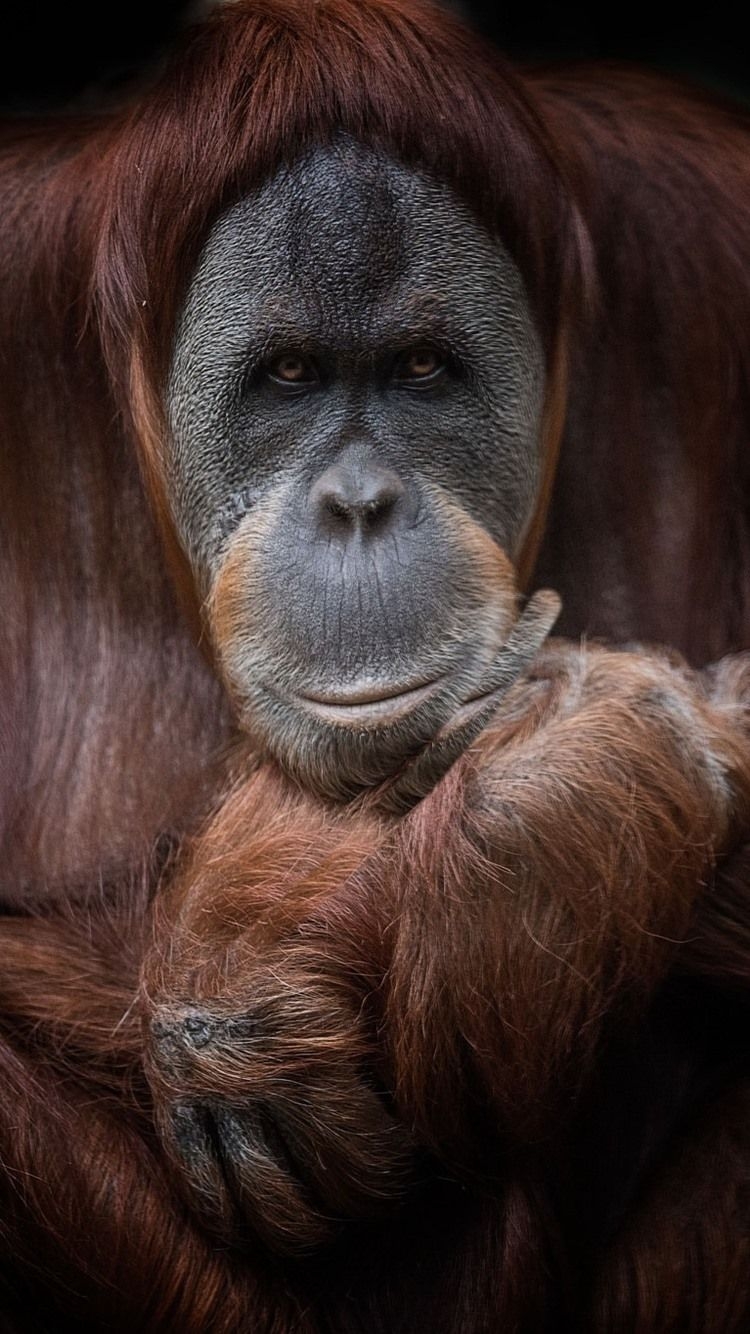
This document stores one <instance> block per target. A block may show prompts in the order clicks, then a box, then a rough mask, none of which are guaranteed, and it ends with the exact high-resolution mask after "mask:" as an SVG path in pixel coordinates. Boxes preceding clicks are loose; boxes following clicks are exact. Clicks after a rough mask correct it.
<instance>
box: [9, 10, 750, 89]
mask: <svg viewBox="0 0 750 1334" xmlns="http://www.w3.org/2000/svg"><path fill="white" fill-rule="evenodd" d="M206 3H207V0H98V3H97V2H96V0H95V3H94V5H91V4H90V0H54V3H53V2H52V0H40V3H34V0H12V2H11V0H5V3H4V4H3V8H2V11H1V12H0V109H4V110H6V111H10V112H18V113H23V112H26V111H31V112H44V111H47V110H49V109H51V108H59V107H65V106H71V107H75V108H78V109H80V108H81V107H83V108H86V107H98V106H101V105H103V104H106V103H107V102H108V101H111V100H112V99H113V98H114V99H115V100H116V99H117V98H118V97H120V96H122V95H123V93H124V92H125V91H127V89H128V88H129V87H130V86H131V85H132V80H133V78H143V77H147V75H148V70H149V69H150V68H152V67H153V65H154V62H157V61H158V59H159V58H160V56H161V54H162V53H163V52H164V50H165V49H168V47H169V45H170V43H171V41H173V40H174V37H175V35H176V33H177V32H178V31H179V28H180V26H181V25H182V24H183V23H184V22H186V21H187V20H188V19H190V18H191V17H194V16H195V14H196V13H198V12H199V11H200V8H201V5H204V4H206ZM445 3H449V4H451V5H452V7H453V8H455V9H458V10H460V11H461V12H462V13H463V14H464V15H465V16H466V17H467V18H469V19H470V20H471V21H473V22H474V23H475V25H476V26H477V27H478V28H479V29H480V31H482V32H483V33H484V34H485V35H486V36H488V37H490V38H491V39H493V40H494V41H495V42H497V44H498V45H499V46H500V47H501V49H503V50H504V51H506V52H507V53H508V54H510V55H511V56H514V57H516V58H519V59H527V58H528V59H534V58H541V59H564V58H569V57H574V58H575V57H598V58H604V59H624V60H630V61H637V62H639V63H641V64H647V65H651V66H655V67H657V68H661V69H666V70H671V71H673V72H676V73H680V74H683V75H688V76H690V77H693V78H695V79H698V80H700V81H702V82H703V83H707V84H709V85H710V86H713V87H715V88H717V89H719V90H720V91H723V92H726V93H729V94H732V95H735V96H737V97H740V98H743V99H744V100H745V101H748V102H750V58H749V57H748V55H747V39H746V37H745V34H744V32H743V26H744V25H743V22H742V17H741V15H742V7H741V5H739V4H735V6H734V7H733V8H730V7H729V6H728V5H724V6H719V7H717V6H716V5H713V6H709V5H705V4H704V5H703V6H702V7H701V9H700V10H699V9H698V7H697V6H693V7H692V8H693V10H694V14H695V16H694V17H690V16H689V15H688V14H687V13H685V14H682V15H680V14H679V10H678V9H677V7H676V6H675V4H674V3H672V4H660V3H658V0H657V3H655V4H652V5H650V6H646V5H643V6H642V7H637V6H635V7H634V6H633V5H630V6H628V5H626V4H620V6H618V7H617V9H615V7H614V6H613V5H612V3H611V0H609V3H607V0H603V3H602V4H601V5H600V6H599V7H596V8H595V7H594V6H592V5H590V4H586V5H582V4H578V5H576V4H565V3H564V2H562V0H561V3H557V4H544V3H532V2H527V3H521V2H520V0H508V3H501V2H500V0H445ZM676 14H677V17H675V15H676Z"/></svg>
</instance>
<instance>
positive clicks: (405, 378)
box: [394, 347, 446, 385]
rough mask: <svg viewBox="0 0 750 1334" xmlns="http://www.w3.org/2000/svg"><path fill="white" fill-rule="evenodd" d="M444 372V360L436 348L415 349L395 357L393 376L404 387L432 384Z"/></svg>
mask: <svg viewBox="0 0 750 1334" xmlns="http://www.w3.org/2000/svg"><path fill="white" fill-rule="evenodd" d="M445 370H446V363H445V358H444V357H443V355H442V353H440V352H438V350H437V348H434V347H415V348H410V350H409V351H408V352H402V353H401V354H400V356H398V357H397V359H396V364H395V367H394V375H395V379H396V380H397V381H398V382H399V383H400V384H404V385H422V384H427V383H429V384H434V383H435V381H436V380H438V379H439V378H440V376H441V375H442V374H443V372H444V371H445Z"/></svg>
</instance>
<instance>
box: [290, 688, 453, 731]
mask: <svg viewBox="0 0 750 1334" xmlns="http://www.w3.org/2000/svg"><path fill="white" fill-rule="evenodd" d="M444 679H445V678H444V677H442V676H439V677H436V678H435V679H434V680H429V681H419V682H416V683H415V684H411V683H406V684H402V685H393V684H391V685H382V684H379V685H376V684H366V685H365V684H363V685H361V686H356V687H352V689H351V690H346V691H344V690H338V691H335V692H330V693H327V694H312V693H306V694H299V695H297V696H296V702H297V703H299V704H300V705H301V706H302V708H304V709H305V710H306V712H308V713H312V714H314V715H315V716H316V717H317V718H320V719H322V720H324V721H325V722H330V723H337V724H338V725H339V726H344V727H346V726H350V727H362V726H366V725H368V724H370V725H372V724H373V723H392V722H396V721H397V720H398V719H399V718H402V717H404V716H406V715H407V714H409V713H411V712H412V711H413V710H414V709H416V708H418V707H419V705H420V704H423V703H424V702H425V701H426V700H428V699H429V698H430V697H431V696H432V695H434V694H435V692H436V691H437V690H438V688H439V687H440V685H441V683H442V682H443V680H444Z"/></svg>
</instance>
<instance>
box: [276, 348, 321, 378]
mask: <svg viewBox="0 0 750 1334" xmlns="http://www.w3.org/2000/svg"><path fill="white" fill-rule="evenodd" d="M266 369H267V372H268V374H269V375H270V377H271V379H272V380H276V381H277V382H278V383H279V384H285V385H292V386H293V385H303V384H313V383H314V382H315V381H316V380H317V378H318V376H317V373H316V370H315V367H314V366H313V364H312V362H310V361H308V359H307V357H303V356H300V355H299V354H298V353H296V352H284V353H283V354H282V356H280V357H276V358H275V360H274V361H270V362H269V363H268V366H267V367H266Z"/></svg>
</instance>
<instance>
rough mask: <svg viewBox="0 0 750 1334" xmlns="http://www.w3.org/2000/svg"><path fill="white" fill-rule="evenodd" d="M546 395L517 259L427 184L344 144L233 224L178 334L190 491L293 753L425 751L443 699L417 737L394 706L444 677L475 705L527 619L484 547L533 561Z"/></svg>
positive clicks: (176, 476)
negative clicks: (516, 621) (351, 739)
mask: <svg viewBox="0 0 750 1334" xmlns="http://www.w3.org/2000/svg"><path fill="white" fill-rule="evenodd" d="M425 356H426V358H427V359H426V360H425ZM284 358H286V359H287V360H283V359H284ZM410 358H412V359H410ZM280 359H282V360H281V361H280ZM290 365H291V366H292V367H293V370H294V373H295V374H299V371H300V367H301V368H302V376H303V378H302V380H301V381H299V380H297V381H296V382H294V383H284V382H283V380H282V381H281V382H280V381H279V377H278V371H279V368H280V367H281V369H282V371H284V372H285V373H286V372H288V370H289V367H290ZM430 366H435V367H436V370H435V372H434V373H430V374H427V375H423V374H421V372H422V371H423V370H424V368H425V367H427V368H429V367H430ZM415 370H416V371H419V372H420V374H417V375H415V373H414V372H415ZM274 377H276V378H274ZM543 394H544V362H543V354H542V349H541V344H540V340H539V337H538V334H537V332H536V330H535V327H534V324H533V321H532V318H531V314H530V310H529V306H528V301H527V298H526V295H525V292H524V287H523V282H522V279H521V277H520V274H519V272H518V270H517V269H516V267H515V265H514V263H513V261H512V260H511V258H510V256H509V255H508V254H507V252H506V251H504V249H503V248H502V246H501V245H500V244H499V243H498V242H497V240H495V239H493V238H491V237H490V236H489V235H488V234H487V233H486V232H485V231H484V230H483V229H482V228H481V227H480V225H479V224H478V223H477V222H476V221H475V220H474V218H473V217H472V215H471V214H470V212H469V211H468V210H467V208H466V207H465V206H464V205H463V204H462V203H461V201H460V200H458V198H457V197H456V196H455V195H454V194H453V193H452V192H451V190H450V189H449V188H448V187H446V186H444V185H441V184H439V183H436V182H434V181H432V180H430V179H428V178H426V177H425V176H423V175H421V174H420V173H419V172H417V171H414V170H412V169H407V168H406V167H404V166H402V165H400V164H398V163H396V162H394V161H392V160H390V159H389V158H387V157H385V156H382V155H380V154H378V153H377V152H375V151H373V150H371V149H368V148H365V147H363V146H361V145H359V144H357V143H354V142H352V141H351V140H348V139H339V140H337V141H336V142H335V143H334V144H332V145H328V146H325V147H320V148H317V149H316V150H314V151H313V152H311V153H310V154H308V155H307V156H306V157H304V158H303V159H301V160H300V161H299V162H297V163H296V164H295V165H294V166H292V167H291V168H288V167H284V168H281V169H280V170H279V171H278V173H277V174H276V175H275V176H274V177H273V178H272V179H271V180H270V181H268V182H267V183H266V184H264V185H263V186H262V187H261V188H259V189H258V190H257V192H255V193H254V194H253V195H251V196H250V197H248V198H247V199H245V200H243V201H242V202H241V203H240V204H238V205H236V206H235V207H234V208H232V209H231V210H230V211H229V212H228V213H227V214H225V215H224V216H223V217H222V218H221V219H220V220H219V222H218V223H217V224H216V225H215V227H214V229H213V231H212V232H211V234H210V236H209V239H208V242H207V244H206V246H205V248H204V251H203V254H202V256H201V259H200V262H199V265H198V269H197V272H196V273H195V276H194V278H193V281H192V283H191V285H190V288H189V291H188V294H187V299H186V303H185V307H184V310H183V314H182V318H181V321H180V324H179V328H178V333H177V339H176V344H175V350H174V359H173V364H172V369H171V376H170V383H169V390H168V404H167V407H168V417H169V424H170V430H171V470H172V475H171V477H170V491H171V495H172V497H173V506H174V517H175V522H176V526H177V530H178V533H179V535H180V538H181V540H182V542H183V544H184V547H185V549H186V551H187V553H188V556H189V559H190V561H191V564H192V566H193V569H194V572H195V576H196V580H197V582H198V585H199V587H200V589H201V591H202V593H203V594H204V596H206V597H207V598H208V599H209V601H210V599H211V597H212V594H214V593H216V590H219V592H218V593H217V597H220V596H221V581H222V571H225V570H226V569H227V568H228V565H229V564H230V563H232V562H234V566H235V572H234V576H233V585H232V587H233V595H232V596H233V602H232V611H231V616H230V618H229V619H230V621H231V633H228V632H227V629H226V624H227V617H226V616H225V617H224V620H223V622H222V625H223V628H222V629H221V630H220V631H219V630H216V627H214V630H215V634H216V635H217V638H218V639H219V644H218V647H219V651H220V657H221V659H222V662H223V665H224V670H225V673H226V675H227V677H228V679H229V682H230V686H231V688H232V690H233V692H234V694H235V697H236V698H237V699H238V702H239V705H240V710H241V714H242V716H243V718H244V719H245V722H246V724H247V726H248V727H250V728H251V729H255V730H256V731H257V732H259V734H260V735H261V736H264V737H265V739H266V740H267V741H268V742H269V744H270V745H271V746H272V748H276V749H277V750H279V749H281V751H282V758H284V757H286V758H289V754H291V752H292V751H295V748H296V750H297V751H298V750H299V749H300V746H301V745H302V744H303V743H302V741H301V739H300V737H301V734H302V732H304V731H305V729H307V731H308V732H310V730H311V729H312V731H315V729H317V734H316V735H318V742H319V743H320V744H321V745H322V744H323V743H322V741H321V738H324V739H325V738H327V742H330V740H331V736H333V735H334V734H335V735H336V736H338V737H340V736H341V735H342V734H343V730H346V729H348V730H349V731H351V728H352V727H353V728H354V729H355V730H356V731H357V733H358V734H359V735H360V737H361V738H362V739H363V740H364V736H365V733H371V734H372V735H373V736H374V735H376V734H377V737H378V738H379V740H378V741H377V745H378V746H381V747H382V746H383V745H385V741H384V738H386V737H387V736H390V738H391V743H393V735H394V729H395V731H396V732H398V734H399V736H400V738H401V740H400V741H399V743H398V744H397V745H395V749H394V747H393V744H392V746H391V750H392V755H393V754H395V753H396V752H402V751H406V750H408V749H409V747H410V746H413V744H414V743H415V742H416V741H417V740H419V741H421V742H424V740H425V739H426V738H427V737H429V736H430V735H432V734H434V730H435V727H436V725H437V723H438V721H439V719H440V720H443V721H444V719H445V717H446V710H445V708H444V707H443V708H442V710H437V712H436V711H435V710H434V709H433V712H432V713H431V714H430V712H429V708H428V710H427V714H426V715H425V716H424V718H423V722H422V725H421V726H420V727H418V728H417V729H416V731H415V732H414V733H413V734H412V735H410V736H409V738H408V740H407V737H406V733H405V732H404V719H403V715H404V709H403V708H402V707H401V703H399V702H398V700H397V699H396V702H395V703H394V705H393V709H391V708H390V707H389V705H388V704H387V703H385V702H384V701H383V700H382V698H381V702H380V705H379V707H376V702H377V701H376V698H375V697H377V696H381V697H382V696H384V695H387V694H389V693H390V694H392V695H394V697H397V696H398V695H399V693H400V692H403V691H404V690H406V689H409V688H416V687H417V686H419V685H421V684H424V683H425V682H434V681H436V680H438V678H439V679H440V680H441V681H442V680H445V681H450V683H451V690H452V691H453V694H452V696H451V698H452V701H453V704H454V705H457V704H458V703H459V702H460V701H461V699H465V698H467V688H468V687H469V685H470V684H471V683H472V682H474V684H476V682H477V680H478V679H480V678H481V674H482V672H484V671H485V670H486V669H487V667H488V664H489V662H490V660H491V658H492V655H493V654H494V653H495V652H496V651H497V648H498V646H499V642H500V641H501V640H502V639H503V638H504V637H505V636H506V635H507V633H508V630H509V626H510V624H511V623H512V615H510V613H509V612H508V607H507V605H505V609H504V612H502V614H501V612H499V611H498V605H499V601H502V599H501V598H500V595H499V591H498V588H495V589H492V588H491V587H490V586H489V584H490V582H491V580H490V578H489V576H488V573H487V566H488V561H487V553H486V552H485V553H484V556H483V557H482V559H481V560H480V561H479V564H477V551H478V550H479V548H480V547H481V542H482V536H484V538H486V539H487V542H488V546H489V550H490V551H492V550H494V548H493V547H492V546H491V543H489V539H492V542H494V543H495V544H496V545H497V547H499V548H501V549H502V552H505V553H506V554H507V556H508V557H509V558H510V560H511V561H512V559H513V556H514V555H515V554H516V553H517V551H518V547H519V543H520V541H521V539H522V536H523V533H524V529H525V526H526V524H527V523H528V520H529V518H530V515H531V513H532V510H533V505H534V499H535V493H536V488H537V485H538V477H539V470H540V443H539V437H540V421H541V412H542V404H543ZM238 544H239V545H238ZM243 544H244V546H243ZM240 548H242V549H243V550H245V552H246V562H247V569H246V590H247V599H246V612H247V614H246V620H245V619H244V617H245V612H244V611H243V607H244V606H245V603H244V602H243V599H242V595H241V593H238V591H237V589H238V580H239V581H240V583H241V582H242V577H243V576H242V573H241V571H242V565H241V561H240V562H239V565H238V563H237V562H238V560H239V557H238V555H237V553H238V551H240ZM490 564H491V561H490ZM479 566H481V570H480V568H479ZM238 569H239V570H240V574H239V575H238V573H237V570H238ZM503 597H504V598H505V603H506V604H507V601H508V588H507V579H506V583H505V585H504V588H503ZM509 615H510V619H509ZM220 619H221V618H220ZM428 693H429V692H428ZM443 694H444V692H443ZM308 696H312V697H314V698H313V702H312V704H311V703H310V701H309V700H308V699H307V697H308ZM441 698H443V696H441ZM301 699H302V700H303V701H307V702H303V703H300V700H301ZM280 700H281V701H283V706H282V703H280V702H279V701H280ZM290 701H292V703H291V705H290V703H289V702H290ZM295 701H296V703H295ZM406 703H407V705H408V703H409V701H408V700H407V701H406ZM416 704H419V705H420V708H422V702H421V699H415V707H416ZM327 706H330V707H327ZM349 706H351V707H350V712H349V714H347V713H346V709H347V708H348V707H349ZM290 709H291V713H290V712H289V711H290ZM280 710H281V711H282V712H283V711H284V710H286V713H285V715H284V718H285V720H284V718H282V717H281V714H280ZM417 712H419V710H417ZM406 713H407V714H409V716H410V717H411V716H412V714H411V711H410V709H409V708H408V707H407V708H406ZM292 714H293V715H294V717H293V718H292ZM339 715H340V716H339ZM397 715H398V716H397ZM438 715H439V719H438ZM284 727H286V729H287V732H288V733H289V735H288V736H287V737H286V740H279V737H280V735H281V732H282V731H283V728H284ZM290 729H291V731H294V732H295V737H294V738H293V737H292V735H291V731H290ZM407 730H408V729H407ZM308 743H309V738H307V740H306V741H305V745H307V744H308ZM389 762H390V761H389ZM365 767H366V766H365ZM386 767H387V766H386Z"/></svg>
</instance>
